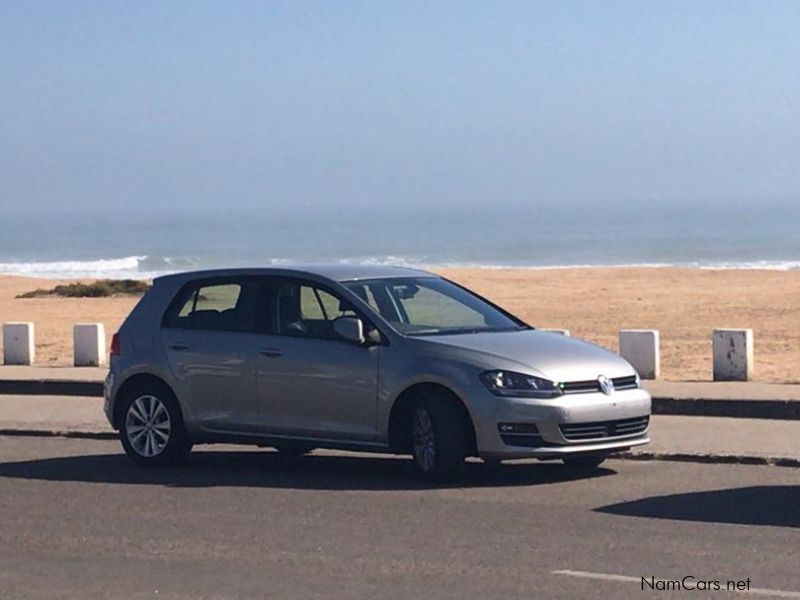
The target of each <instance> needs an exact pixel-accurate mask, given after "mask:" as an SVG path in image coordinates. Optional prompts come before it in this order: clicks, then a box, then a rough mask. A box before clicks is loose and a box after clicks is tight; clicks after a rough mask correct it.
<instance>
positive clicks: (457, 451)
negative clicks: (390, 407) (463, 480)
mask: <svg viewBox="0 0 800 600" xmlns="http://www.w3.org/2000/svg"><path fill="white" fill-rule="evenodd" d="M411 449H412V454H413V456H414V462H415V464H416V465H417V469H418V470H419V472H420V474H421V475H422V476H423V477H424V478H425V479H427V480H429V481H446V480H452V479H455V478H457V477H458V476H460V475H461V473H462V472H463V469H464V459H465V457H466V454H467V432H466V430H465V426H464V419H463V415H462V414H461V411H459V410H458V408H457V407H455V406H453V404H452V403H451V402H448V401H443V400H439V399H433V398H431V399H423V400H420V401H418V402H417V403H416V404H415V405H414V406H413V408H412V410H411Z"/></svg>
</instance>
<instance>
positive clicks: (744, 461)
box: [612, 452, 800, 468]
mask: <svg viewBox="0 0 800 600" xmlns="http://www.w3.org/2000/svg"><path fill="white" fill-rule="evenodd" d="M612 458H621V459H623V460H641V461H650V460H662V461H671V462H688V463H701V464H715V465H756V466H771V467H793V468H800V458H788V457H785V456H748V455H746V454H686V453H681V452H675V453H670V452H623V453H621V454H615V455H613V456H612Z"/></svg>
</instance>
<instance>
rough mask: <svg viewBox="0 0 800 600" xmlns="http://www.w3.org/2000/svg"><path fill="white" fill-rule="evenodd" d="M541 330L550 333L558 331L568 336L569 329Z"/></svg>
mask: <svg viewBox="0 0 800 600" xmlns="http://www.w3.org/2000/svg"><path fill="white" fill-rule="evenodd" d="M541 331H548V332H550V333H558V334H560V335H565V336H567V337H570V333H569V329H542V330H541Z"/></svg>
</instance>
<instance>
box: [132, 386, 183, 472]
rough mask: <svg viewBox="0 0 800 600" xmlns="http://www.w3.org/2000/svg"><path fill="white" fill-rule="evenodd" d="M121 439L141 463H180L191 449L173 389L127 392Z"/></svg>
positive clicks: (135, 459)
mask: <svg viewBox="0 0 800 600" xmlns="http://www.w3.org/2000/svg"><path fill="white" fill-rule="evenodd" d="M122 415H123V419H122V423H121V427H120V430H119V434H120V441H121V442H122V447H123V448H124V449H125V453H126V454H127V455H128V456H129V457H130V458H131V459H132V460H133V461H134V462H135V463H136V464H138V465H141V466H162V465H168V464H174V463H177V462H180V461H181V460H182V459H184V458H185V457H186V455H187V454H188V453H189V451H190V450H191V444H190V443H189V441H188V439H187V436H186V431H185V429H184V427H183V419H182V418H181V412H180V408H179V407H178V403H177V401H176V400H175V398H174V396H173V395H172V393H171V392H169V391H168V390H166V389H161V388H160V387H154V388H153V389H138V390H134V391H132V393H129V394H127V397H126V398H125V399H124V405H123V409H122Z"/></svg>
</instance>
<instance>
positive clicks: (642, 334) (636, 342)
mask: <svg viewBox="0 0 800 600" xmlns="http://www.w3.org/2000/svg"><path fill="white" fill-rule="evenodd" d="M660 346H661V339H660V335H659V332H658V331H657V330H655V329H623V330H622V331H620V332H619V354H620V356H622V358H624V359H625V360H627V361H628V362H629V363H631V365H632V366H633V368H634V369H636V372H637V373H639V377H641V378H642V379H658V378H659V377H661V347H660Z"/></svg>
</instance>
